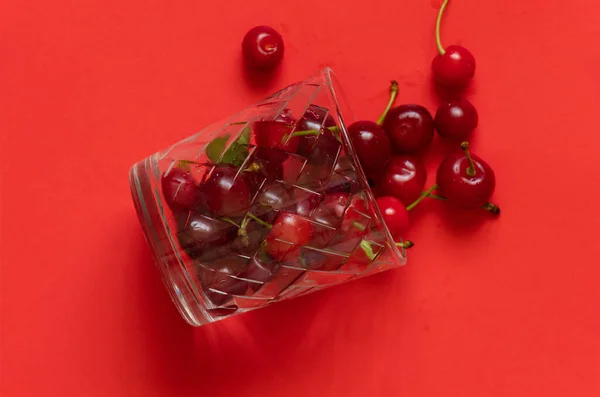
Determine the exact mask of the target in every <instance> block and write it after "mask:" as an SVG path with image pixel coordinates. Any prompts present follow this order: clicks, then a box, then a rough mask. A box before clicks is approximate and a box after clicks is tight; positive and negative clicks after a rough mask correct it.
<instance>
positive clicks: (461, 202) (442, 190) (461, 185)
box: [436, 142, 499, 213]
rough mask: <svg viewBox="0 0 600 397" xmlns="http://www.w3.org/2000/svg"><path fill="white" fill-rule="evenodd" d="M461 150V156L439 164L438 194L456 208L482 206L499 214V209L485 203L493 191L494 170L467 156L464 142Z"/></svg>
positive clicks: (470, 155)
mask: <svg viewBox="0 0 600 397" xmlns="http://www.w3.org/2000/svg"><path fill="white" fill-rule="evenodd" d="M461 147H462V149H463V152H462V153H456V154H452V155H450V156H448V157H446V158H445V159H444V161H442V163H441V164H440V166H439V168H438V170H437V178H436V181H437V186H438V189H437V191H438V193H439V194H440V195H441V196H443V197H445V198H446V199H447V200H448V202H450V203H453V204H455V205H457V206H459V207H463V208H467V209H473V208H479V207H482V206H484V207H487V208H486V209H489V210H491V211H492V212H494V213H498V212H499V210H498V207H496V206H493V205H491V206H493V207H490V205H489V204H488V203H489V200H490V197H491V196H492V194H493V193H494V189H495V188H496V178H495V175H494V171H493V170H492V168H491V167H490V166H489V165H488V164H487V163H486V162H485V161H483V160H482V159H480V158H479V157H477V156H475V155H473V154H471V153H469V144H468V143H467V142H463V144H462V145H461Z"/></svg>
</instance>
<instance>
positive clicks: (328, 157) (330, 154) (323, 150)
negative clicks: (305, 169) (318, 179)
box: [306, 130, 342, 173]
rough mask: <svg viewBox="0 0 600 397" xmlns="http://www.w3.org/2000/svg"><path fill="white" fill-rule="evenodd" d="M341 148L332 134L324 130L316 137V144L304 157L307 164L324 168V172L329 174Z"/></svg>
mask: <svg viewBox="0 0 600 397" xmlns="http://www.w3.org/2000/svg"><path fill="white" fill-rule="evenodd" d="M341 147H342V145H341V143H340V141H338V139H337V138H336V137H335V135H334V134H333V132H332V131H330V130H325V131H324V132H323V133H322V134H320V135H319V136H318V138H317V141H316V143H315V144H314V146H313V147H312V149H311V151H310V153H309V154H308V155H307V156H306V157H307V158H308V162H309V164H311V165H316V166H325V167H324V168H325V172H326V173H329V171H330V170H331V168H332V167H333V165H334V163H335V160H336V158H337V156H338V153H339V151H340V148H341Z"/></svg>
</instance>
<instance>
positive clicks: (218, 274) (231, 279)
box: [197, 266, 248, 306]
mask: <svg viewBox="0 0 600 397" xmlns="http://www.w3.org/2000/svg"><path fill="white" fill-rule="evenodd" d="M197 274H198V278H199V279H200V285H201V286H202V289H203V290H204V293H205V294H206V296H207V298H208V299H209V300H210V301H211V302H212V303H213V304H214V305H215V306H221V305H223V304H225V303H226V302H227V301H228V300H229V298H230V296H231V295H244V294H245V293H246V291H247V290H248V281H245V280H243V279H241V278H237V277H235V276H234V275H232V274H228V273H226V272H222V271H215V270H213V269H210V268H208V267H205V266H198V269H197Z"/></svg>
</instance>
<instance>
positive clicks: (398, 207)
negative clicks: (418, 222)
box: [376, 196, 409, 240]
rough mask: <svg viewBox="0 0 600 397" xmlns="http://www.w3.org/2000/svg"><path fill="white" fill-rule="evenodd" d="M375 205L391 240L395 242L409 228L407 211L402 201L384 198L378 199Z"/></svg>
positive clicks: (390, 197)
mask: <svg viewBox="0 0 600 397" xmlns="http://www.w3.org/2000/svg"><path fill="white" fill-rule="evenodd" d="M376 203H377V206H378V207H379V211H381V215H382V217H383V221H384V222H385V224H386V225H387V227H388V229H389V231H390V234H391V235H392V238H393V239H394V240H397V239H399V238H400V237H402V235H403V234H404V233H405V232H406V231H408V228H409V217H408V210H407V209H406V207H405V206H404V204H402V201H400V200H398V199H397V198H396V197H393V196H384V197H379V198H378V199H377V200H376Z"/></svg>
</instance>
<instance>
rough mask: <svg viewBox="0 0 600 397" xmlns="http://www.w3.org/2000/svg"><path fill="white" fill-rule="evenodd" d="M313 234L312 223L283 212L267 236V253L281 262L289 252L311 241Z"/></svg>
mask: <svg viewBox="0 0 600 397" xmlns="http://www.w3.org/2000/svg"><path fill="white" fill-rule="evenodd" d="M312 232H313V225H312V223H311V222H310V221H309V220H307V219H305V218H302V217H299V216H298V215H295V214H291V213H289V212H281V213H279V216H278V217H277V219H276V220H275V223H274V224H273V228H272V229H271V232H270V233H269V235H268V236H267V239H266V243H267V253H268V254H269V255H271V257H273V258H274V259H275V260H278V261H281V260H283V258H284V257H285V256H286V254H287V253H288V251H290V250H294V249H296V248H297V247H299V246H301V245H304V244H306V243H308V242H309V241H310V238H311V235H312Z"/></svg>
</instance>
